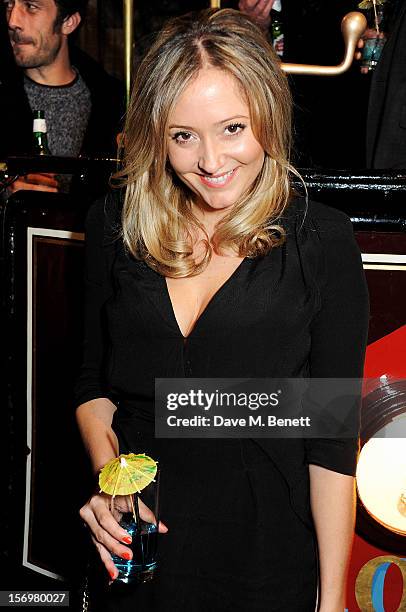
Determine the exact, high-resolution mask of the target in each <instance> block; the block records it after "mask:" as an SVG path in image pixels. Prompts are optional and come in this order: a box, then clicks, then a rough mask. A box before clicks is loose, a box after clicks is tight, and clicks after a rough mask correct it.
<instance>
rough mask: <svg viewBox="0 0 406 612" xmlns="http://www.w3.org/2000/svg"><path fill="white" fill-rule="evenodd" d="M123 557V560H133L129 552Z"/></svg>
mask: <svg viewBox="0 0 406 612" xmlns="http://www.w3.org/2000/svg"><path fill="white" fill-rule="evenodd" d="M121 556H122V557H123V559H127V561H129V560H130V559H131V554H130V553H129V552H123V553H122V555H121Z"/></svg>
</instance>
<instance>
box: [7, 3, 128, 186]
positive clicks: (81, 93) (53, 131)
mask: <svg viewBox="0 0 406 612" xmlns="http://www.w3.org/2000/svg"><path fill="white" fill-rule="evenodd" d="M4 5H5V17H6V21H7V26H8V35H9V40H10V43H11V48H12V52H13V56H14V61H15V64H16V70H15V71H14V82H13V87H7V85H8V82H7V79H6V82H5V83H4V81H3V82H2V86H3V87H2V89H1V90H0V94H2V93H4V90H8V92H9V96H8V108H7V110H8V115H7V116H5V117H3V120H5V121H6V122H7V123H8V124H9V125H10V126H11V125H14V126H15V125H16V124H19V130H18V133H19V137H18V138H17V139H16V138H14V137H13V133H11V134H10V136H9V138H8V139H7V138H6V141H8V142H6V143H4V142H3V145H2V146H1V149H2V154H3V155H9V154H16V153H18V154H21V153H23V154H24V153H25V154H28V153H30V149H31V146H32V140H31V139H32V111H34V110H43V111H44V112H45V119H46V123H47V131H48V145H49V149H50V151H51V153H52V154H53V155H67V156H74V157H75V156H78V155H79V154H84V155H89V156H97V155H114V154H115V152H116V136H117V133H118V132H119V131H120V124H121V118H122V116H123V113H124V89H123V87H122V85H121V84H120V83H119V82H118V81H116V79H113V78H112V77H110V76H109V75H108V74H107V73H106V72H105V71H104V70H103V69H102V68H101V67H100V66H99V65H98V64H97V63H96V62H95V61H94V60H92V59H91V58H90V57H89V56H87V55H86V54H84V53H83V52H81V51H80V50H79V49H75V48H71V47H70V45H69V40H68V38H69V36H70V35H71V34H73V32H75V30H76V29H77V28H78V26H79V25H80V23H81V21H82V18H83V15H84V10H85V5H86V0H32V1H28V0H6V2H5V3H4ZM11 80H13V79H11ZM9 81H10V79H9ZM16 82H17V85H16ZM18 84H19V85H20V87H18ZM17 91H18V92H19V93H18V95H19V96H23V97H24V98H25V100H21V99H20V100H18V104H17V100H16V101H15V102H16V104H15V105H14V104H13V101H12V100H11V103H10V96H14V97H15V96H16V95H17V93H16V92H17ZM10 92H12V93H10ZM5 99H6V100H7V96H6V97H5ZM22 107H23V108H24V111H23V112H21V108H22ZM14 108H15V109H16V111H17V109H18V115H15V116H14V112H13V109H14ZM6 133H7V130H6ZM5 146H7V150H5V151H4V152H3V150H4V148H5ZM22 188H23V189H41V190H44V191H57V190H58V182H57V180H56V178H55V177H54V176H53V175H43V174H40V175H38V174H29V175H28V176H27V177H24V178H23V179H22V180H17V181H16V182H15V183H14V184H13V186H12V188H11V190H12V191H16V190H17V189H22Z"/></svg>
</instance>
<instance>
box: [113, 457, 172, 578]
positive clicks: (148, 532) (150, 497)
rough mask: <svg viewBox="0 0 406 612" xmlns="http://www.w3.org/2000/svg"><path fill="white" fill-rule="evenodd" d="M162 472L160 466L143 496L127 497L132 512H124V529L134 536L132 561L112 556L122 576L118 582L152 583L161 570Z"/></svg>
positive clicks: (122, 516)
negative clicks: (159, 561) (160, 500)
mask: <svg viewBox="0 0 406 612" xmlns="http://www.w3.org/2000/svg"><path fill="white" fill-rule="evenodd" d="M160 478H161V469H160V468H159V467H158V470H157V473H156V476H155V481H154V482H151V483H150V484H149V485H147V486H146V487H145V488H144V489H143V490H142V491H141V493H133V494H132V495H128V496H126V499H127V507H128V509H129V510H128V511H126V512H121V513H120V514H121V518H119V519H118V522H119V523H120V526H121V527H123V529H125V530H126V531H127V532H128V533H129V534H130V536H131V537H132V542H131V544H129V545H128V546H129V548H130V549H131V551H132V559H131V560H129V561H127V560H126V559H123V558H122V557H119V556H118V555H112V559H113V561H114V564H115V566H116V567H117V569H118V576H117V578H116V579H115V581H114V582H119V583H124V584H130V583H133V582H149V581H150V580H152V578H153V577H154V573H155V571H156V568H157V552H158V524H159V483H160Z"/></svg>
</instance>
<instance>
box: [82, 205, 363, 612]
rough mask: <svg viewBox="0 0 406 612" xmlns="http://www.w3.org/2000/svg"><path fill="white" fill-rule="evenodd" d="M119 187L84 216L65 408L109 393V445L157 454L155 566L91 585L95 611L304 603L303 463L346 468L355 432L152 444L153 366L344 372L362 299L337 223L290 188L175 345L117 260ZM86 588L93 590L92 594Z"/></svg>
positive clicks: (144, 286) (190, 371)
mask: <svg viewBox="0 0 406 612" xmlns="http://www.w3.org/2000/svg"><path fill="white" fill-rule="evenodd" d="M119 219H120V198H119V196H117V195H115V196H109V197H107V198H106V199H105V200H103V201H99V202H97V203H96V204H95V205H93V207H92V208H91V209H90V211H89V214H88V218H87V226H86V236H87V240H86V249H87V259H86V262H87V263H86V285H87V301H86V316H85V343H84V362H83V367H82V370H81V374H80V377H79V380H78V383H77V389H76V399H77V403H78V404H80V403H83V402H85V401H88V400H90V399H94V398H97V397H109V398H111V400H112V401H113V402H114V403H115V404H116V405H117V406H118V410H117V412H116V413H115V415H114V420H113V427H114V430H115V431H116V433H117V436H118V439H119V443H120V451H121V452H136V453H137V452H146V453H147V454H150V455H151V456H152V457H154V458H155V459H157V460H158V461H160V464H161V467H162V469H163V473H162V482H161V518H162V520H163V521H164V522H165V524H166V525H167V526H168V528H169V532H168V533H167V534H165V535H160V536H159V538H160V541H159V549H160V570H159V573H158V575H157V577H156V579H154V581H153V582H151V583H147V584H143V585H139V586H137V587H135V588H131V587H130V588H127V589H124V590H120V592H118V591H117V589H108V588H106V589H105V591H104V592H103V593H102V597H101V601H102V603H101V605H100V609H101V610H106V611H107V610H132V611H134V612H138V611H142V612H186V611H187V612H203V611H204V612H207V611H210V612H231V611H232V612H271V611H277V610H278V611H283V612H313V610H314V608H315V603H316V595H317V544H316V540H315V532H314V526H313V521H312V517H311V512H310V501H309V470H308V464H309V463H314V464H318V465H321V466H324V467H326V468H328V469H331V470H334V471H337V472H341V473H344V474H354V473H355V465H356V458H357V451H358V441H357V440H351V439H350V440H348V439H347V440H337V439H334V440H332V439H329V440H327V439H326V440H321V439H313V440H312V439H307V440H303V439H289V440H288V439H189V440H180V439H172V440H171V439H155V438H154V425H153V410H154V379H155V377H159V378H165V377H194V378H195V377H196V378H199V377H202V378H204V377H208V378H209V377H210V378H213V377H224V378H226V377H229V378H233V377H243V378H246V377H254V378H255V377H264V378H265V377H303V376H313V377H318V378H322V377H349V378H350V377H359V376H361V374H362V367H363V358H364V351H365V343H366V332H367V324H368V299H367V290H366V284H365V278H364V274H363V270H362V264H361V260H360V254H359V250H358V247H357V245H356V243H355V240H354V237H353V233H352V227H351V223H350V221H349V220H348V218H347V217H346V216H345V215H344V214H343V213H341V212H338V211H336V210H334V209H330V208H328V207H325V206H323V205H320V204H316V203H310V204H309V207H308V209H307V210H306V206H305V203H304V201H303V200H302V199H293V200H292V202H291V204H290V206H289V208H288V209H287V211H286V212H285V214H284V218H283V220H282V223H283V225H284V226H285V228H286V232H287V239H286V242H285V244H284V245H283V246H281V247H278V248H275V249H274V250H273V251H272V252H271V253H270V254H269V255H267V256H266V257H263V258H255V259H247V258H246V259H244V260H243V261H242V263H241V264H240V266H239V267H238V268H237V270H236V271H235V272H234V273H233V274H232V276H231V277H230V278H229V279H228V280H227V281H226V282H225V284H224V285H223V286H222V287H221V288H220V289H219V290H218V292H217V293H216V294H215V295H214V297H213V298H212V300H211V301H210V303H209V304H208V306H207V308H206V309H205V311H204V312H203V314H202V315H201V316H200V318H199V320H198V321H197V323H196V326H195V327H194V329H193V331H192V332H191V334H190V335H189V337H188V338H187V339H186V340H185V339H184V338H183V336H182V334H181V332H180V329H179V327H178V325H177V322H176V319H175V316H174V312H173V309H172V306H171V301H170V298H169V294H168V291H167V287H166V281H165V279H164V278H163V277H162V276H160V275H159V274H158V273H156V272H154V271H153V270H151V269H150V268H149V267H148V266H147V265H146V264H145V263H143V262H140V261H137V260H134V259H133V258H132V257H131V256H129V255H127V254H126V252H125V250H124V248H123V244H122V242H121V240H120V239H117V227H119V223H120V221H119ZM99 595H100V593H99Z"/></svg>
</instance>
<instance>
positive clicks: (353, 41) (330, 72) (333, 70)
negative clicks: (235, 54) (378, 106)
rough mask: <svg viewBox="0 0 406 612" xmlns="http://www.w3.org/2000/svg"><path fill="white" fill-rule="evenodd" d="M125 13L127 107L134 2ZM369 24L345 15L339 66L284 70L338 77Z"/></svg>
mask: <svg viewBox="0 0 406 612" xmlns="http://www.w3.org/2000/svg"><path fill="white" fill-rule="evenodd" d="M210 6H211V7H212V8H220V6H221V0H210ZM123 12H124V64H125V85H126V96H127V105H128V102H129V99H130V89H131V72H132V63H133V61H132V60H133V44H134V41H133V34H134V27H133V23H134V0H123ZM366 26H367V23H366V19H365V16H364V15H363V14H362V13H358V12H352V13H348V14H347V15H345V17H344V18H343V20H342V22H341V32H342V34H343V39H344V45H345V51H344V59H343V61H342V62H341V63H340V64H338V65H337V66H321V65H315V64H288V63H286V62H282V64H281V66H282V70H284V71H285V72H287V73H289V74H312V75H319V76H336V75H338V74H342V73H343V72H345V71H346V70H348V69H349V67H350V66H351V64H352V62H353V59H354V53H355V49H356V46H357V42H358V40H359V39H360V38H361V36H362V34H363V33H364V32H365V29H366Z"/></svg>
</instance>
